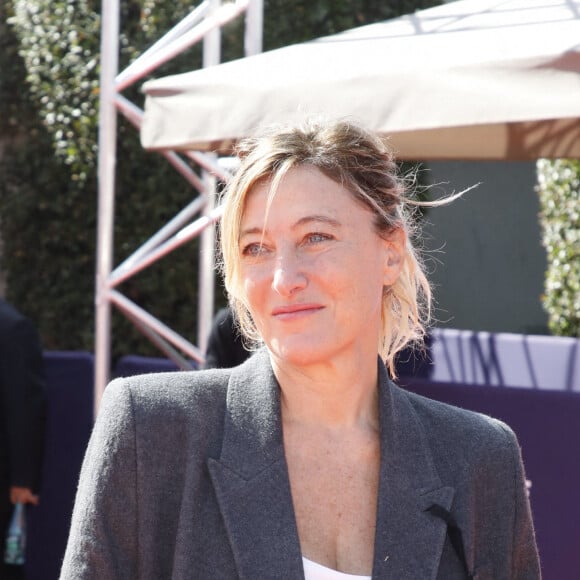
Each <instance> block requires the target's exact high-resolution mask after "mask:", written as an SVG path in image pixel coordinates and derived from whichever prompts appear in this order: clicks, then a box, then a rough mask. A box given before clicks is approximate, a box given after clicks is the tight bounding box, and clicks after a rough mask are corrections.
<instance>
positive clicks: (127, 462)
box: [60, 379, 139, 580]
mask: <svg viewBox="0 0 580 580" xmlns="http://www.w3.org/2000/svg"><path fill="white" fill-rule="evenodd" d="M136 479H137V466H136V444H135V421H134V412H133V407H132V399H131V393H130V390H129V388H128V387H127V386H126V385H125V384H124V382H123V380H122V379H117V380H115V381H113V382H112V383H111V384H110V385H109V386H108V387H107V388H106V389H105V393H104V396H103V399H102V401H101V407H100V410H99V414H98V417H97V420H96V422H95V426H94V429H93V432H92V434H91V438H90V441H89V445H88V447H87V452H86V455H85V459H84V461H83V466H82V469H81V474H80V480H79V486H78V490H77V496H76V501H75V507H74V510H73V516H72V522H71V529H70V535H69V539H68V545H67V548H66V552H65V556H64V562H63V566H62V569H61V575H60V578H61V580H73V579H74V580H89V579H94V580H97V579H98V580H127V579H130V578H138V577H139V570H138V558H137V542H138V537H139V530H138V529H137V528H138V520H137V497H136V496H137V481H136Z"/></svg>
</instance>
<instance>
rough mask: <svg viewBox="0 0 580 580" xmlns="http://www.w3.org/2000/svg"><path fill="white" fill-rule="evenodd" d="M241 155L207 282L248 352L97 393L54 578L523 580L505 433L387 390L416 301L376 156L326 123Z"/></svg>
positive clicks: (404, 228) (358, 138) (382, 158)
mask: <svg viewBox="0 0 580 580" xmlns="http://www.w3.org/2000/svg"><path fill="white" fill-rule="evenodd" d="M240 153H241V157H242V163H241V166H240V169H239V171H238V172H237V175H236V176H235V178H234V179H233V180H232V182H231V183H230V184H229V186H228V189H227V192H226V194H225V213H224V218H223V221H222V231H221V244H222V252H223V261H224V276H225V281H226V287H227V290H228V292H229V296H230V302H231V304H232V307H233V308H234V310H235V312H236V314H237V317H238V319H239V321H240V325H241V328H242V330H243V332H244V333H245V335H246V336H247V337H249V338H250V339H254V340H260V341H262V342H263V343H264V345H265V348H263V349H262V350H260V351H258V352H257V353H256V354H255V355H254V356H253V357H251V358H250V359H249V360H248V361H247V362H245V363H244V364H243V365H241V366H238V367H236V368H234V369H229V370H213V371H199V372H194V373H169V374H164V375H150V376H143V377H134V378H130V379H121V380H117V381H114V382H113V383H112V384H111V385H110V386H109V387H108V388H107V390H106V393H105V397H104V399H103V402H102V407H101V412H100V415H99V418H98V420H97V423H96V426H95V430H94V433H93V436H92V439H91V443H90V445H89V448H88V452H87V457H86V460H85V464H84V466H83V471H82V474H81V481H80V486H79V492H78V497H77V501H76V506H75V511H74V516H73V521H72V529H71V535H70V539H69V545H68V548H67V553H66V556H65V561H64V566H63V570H62V576H61V578H64V579H68V578H70V579H72V578H74V579H79V578H99V579H109V578H110V579H113V578H115V579H116V578H119V579H121V578H123V579H127V578H143V579H151V580H159V579H164V578H174V579H181V578H192V579H205V578H208V579H209V578H219V579H229V578H241V579H248V580H249V579H251V580H257V579H264V580H272V579H276V578H280V579H285V580H287V579H302V578H306V579H307V580H310V579H317V578H324V579H343V580H344V579H351V580H354V579H359V580H360V579H363V578H371V577H372V578H375V579H377V578H380V579H387V578H391V579H397V580H399V579H407V578H408V579H412V580H415V579H418V580H422V579H431V578H438V579H445V580H453V579H463V578H478V579H483V578H490V579H491V578H493V579H495V580H498V579H508V578H510V579H524V578H525V579H535V578H539V577H540V572H539V564H538V558H537V551H536V546H535V540H534V532H533V527H532V522H531V516H530V508H529V504H528V500H527V497H526V492H525V486H524V481H525V480H524V474H523V467H522V463H521V458H520V454H519V448H518V444H517V442H516V439H515V436H514V435H513V433H512V432H511V430H510V429H509V428H508V427H506V426H505V425H504V424H502V423H500V422H499V421H496V420H493V419H490V418H487V417H484V416H480V415H477V414H475V413H471V412H468V411H464V410H460V409H456V408H453V407H450V406H447V405H443V404H440V403H437V402H434V401H430V400H427V399H424V398H422V397H419V396H417V395H414V394H411V393H408V392H404V391H402V390H400V389H399V388H398V387H396V386H395V385H394V384H393V383H392V382H391V381H390V380H389V376H388V375H389V372H390V374H391V375H392V376H393V375H394V368H395V367H394V360H395V356H396V353H397V352H398V351H400V350H401V349H402V348H404V347H405V346H406V345H407V344H408V343H409V342H412V341H417V340H420V338H421V337H422V335H423V333H424V328H425V323H426V318H427V315H428V308H429V301H430V291H429V285H428V282H427V280H426V278H425V276H424V274H423V270H422V267H421V263H420V261H419V260H418V258H417V255H416V253H415V251H414V250H413V247H412V245H411V235H412V231H411V226H410V222H409V218H408V217H407V209H406V206H407V205H408V203H407V202H406V200H405V198H404V187H403V183H402V182H401V181H400V180H399V179H398V178H397V177H396V172H395V165H394V162H393V160H392V158H391V156H390V154H389V152H388V151H387V150H386V149H385V147H384V145H383V143H382V142H381V141H380V140H379V139H378V138H376V137H374V136H373V135H372V134H369V133H367V132H366V131H364V130H363V129H361V128H358V127H356V126H354V125H352V124H349V123H345V122H339V123H335V124H331V125H327V126H325V125H311V126H306V127H304V128H289V129H281V130H279V131H277V132H274V133H272V134H270V135H267V136H264V137H262V138H260V139H256V140H249V141H247V142H246V143H245V144H244V145H243V146H242V147H241V152H240ZM379 354H380V356H379ZM381 359H382V360H384V361H386V367H385V365H384V364H383V363H382V360H381ZM387 369H388V370H387Z"/></svg>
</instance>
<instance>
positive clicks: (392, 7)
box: [0, 0, 441, 355]
mask: <svg viewBox="0 0 580 580" xmlns="http://www.w3.org/2000/svg"><path fill="white" fill-rule="evenodd" d="M440 3H441V2H440V1H437V0H417V1H413V0H406V1H405V0H399V1H398V2H396V1H392V2H388V3H381V2H374V0H343V1H338V0H334V1H331V0H308V1H307V0H265V3H264V8H265V14H264V49H265V50H268V49H272V48H277V47H280V46H283V45H286V44H291V43H295V42H301V41H304V40H309V39H312V38H314V37H317V36H322V35H327V34H332V33H335V32H339V31H341V30H344V29H347V28H351V27H353V26H357V25H361V24H365V23H370V22H375V21H378V20H383V19H387V18H391V17H393V16H395V15H397V14H402V13H406V12H411V11H413V10H414V9H419V8H425V7H428V6H433V5H436V4H440ZM100 9H101V2H100V1H99V0H5V1H4V2H3V3H1V4H0V70H1V71H2V74H1V75H0V135H1V136H2V137H0V173H1V174H2V176H3V179H2V180H1V182H0V231H1V232H2V237H3V244H4V245H3V252H2V264H1V267H2V270H3V272H4V273H5V276H6V280H7V297H8V299H9V300H11V301H12V302H13V303H14V304H15V305H17V306H18V307H19V308H20V309H21V310H23V311H24V312H26V313H27V314H29V315H30V316H31V317H32V318H33V319H34V320H35V321H36V322H37V323H38V325H39V328H40V331H41V334H42V337H43V342H44V346H45V348H48V349H75V350H77V349H87V350H92V348H93V293H94V269H95V263H94V257H95V236H96V216H97V207H96V200H97V177H96V172H97V130H98V112H97V111H98V96H99V95H98V83H99V78H98V75H99V50H100V24H101V17H100ZM191 9H192V3H191V2H190V1H185V0H173V1H172V2H167V1H165V0H122V2H121V27H122V30H121V34H120V46H121V54H120V68H121V69H123V68H124V67H125V66H126V65H127V64H128V63H129V62H130V61H131V60H133V59H134V58H135V57H136V56H137V55H138V54H140V53H141V52H142V51H143V50H144V49H145V48H146V47H147V46H149V45H151V44H152V43H153V42H154V41H155V40H157V38H159V37H160V36H161V35H162V34H163V33H164V32H165V31H167V30H168V29H169V28H170V27H171V26H173V25H174V24H176V23H177V22H178V21H179V20H180V19H181V18H183V17H184V16H185V15H186V14H187V13H188V12H189V11H190V10H191ZM7 22H9V23H10V25H9V26H8V25H7ZM242 38H243V33H242V25H241V21H238V22H236V23H232V24H230V25H228V26H227V27H226V28H225V30H224V34H223V60H231V59H232V58H237V57H240V56H241V55H242ZM200 61H201V54H200V49H199V47H197V48H194V49H192V50H190V51H188V53H187V54H185V55H182V56H181V57H179V58H177V59H175V60H174V61H172V62H171V63H168V64H166V65H164V66H163V67H162V68H160V69H158V71H156V75H158V76H160V75H163V74H170V73H173V72H183V71H185V70H189V69H191V68H195V67H198V66H200ZM126 96H127V97H128V98H130V99H131V100H133V101H134V102H136V103H137V104H140V100H141V99H142V97H141V95H140V94H139V92H138V90H137V89H129V90H127V94H126ZM117 159H118V162H117V176H116V205H117V207H116V217H115V233H114V235H115V247H116V248H117V250H118V255H116V256H115V260H116V262H118V261H119V260H120V259H122V258H124V257H125V256H126V255H128V254H129V253H130V252H131V251H132V250H133V249H135V248H136V247H138V246H139V245H140V244H141V243H143V242H144V241H145V240H146V239H148V237H149V236H150V235H151V234H152V233H154V232H155V231H157V229H158V228H159V227H161V226H162V225H163V224H164V223H166V221H167V220H168V218H170V217H171V216H173V215H175V213H177V211H179V210H180V209H181V208H182V207H183V206H185V205H186V204H187V203H188V202H189V200H190V197H191V195H192V192H191V189H190V187H189V186H188V185H187V184H186V183H185V182H184V181H183V179H182V178H181V177H180V176H178V175H177V173H176V172H175V171H174V170H173V169H172V168H171V167H170V166H169V165H168V163H167V162H166V161H165V160H164V159H163V158H161V157H159V156H157V155H154V154H148V153H145V152H144V151H143V150H142V148H141V146H140V144H139V141H138V135H137V134H136V132H135V131H134V129H133V128H132V127H129V126H128V124H127V123H125V122H124V121H123V120H122V119H121V118H120V119H119V127H118V149H117ZM197 259H198V248H197V246H196V244H195V243H193V244H191V245H189V246H187V247H186V248H182V249H180V250H179V251H177V252H175V253H173V254H172V255H171V256H169V257H167V258H165V259H164V260H163V261H162V262H160V263H158V264H156V265H154V266H153V267H152V268H150V269H148V270H147V271H146V272H143V273H141V274H139V275H138V276H137V277H136V278H134V279H132V280H131V281H129V282H126V283H125V284H124V285H123V287H122V291H123V292H124V293H125V294H126V295H127V296H128V297H129V298H131V299H132V300H134V301H136V302H137V303H138V304H140V305H141V306H143V307H144V308H145V309H147V310H149V311H151V312H152V313H153V314H154V315H155V316H157V317H159V318H160V319H162V320H163V321H165V322H166V323H167V324H169V325H170V326H172V327H173V328H175V329H176V330H177V331H179V332H181V333H183V334H184V335H187V336H190V337H192V339H194V338H195V337H194V328H195V318H196V313H195V308H196V303H197V295H196V283H195V275H196V274H195V273H196V272H197ZM217 300H218V303H221V302H223V296H222V295H221V292H218V297H217ZM113 328H114V330H113V333H114V341H113V347H114V352H115V354H117V355H118V354H123V353H127V352H134V353H135V352H138V353H142V354H148V353H150V352H155V351H154V349H153V347H151V346H150V345H149V343H148V342H147V341H146V340H145V339H144V338H143V337H141V335H140V334H139V333H138V332H137V331H136V330H134V329H133V327H132V326H131V325H130V323H128V322H127V321H126V320H125V318H124V317H122V316H121V315H120V314H116V315H115V316H114V320H113Z"/></svg>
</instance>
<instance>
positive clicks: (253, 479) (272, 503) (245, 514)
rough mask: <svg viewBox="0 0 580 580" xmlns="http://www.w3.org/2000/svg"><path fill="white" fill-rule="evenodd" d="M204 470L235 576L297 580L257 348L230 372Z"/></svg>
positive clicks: (266, 380) (273, 415)
mask: <svg viewBox="0 0 580 580" xmlns="http://www.w3.org/2000/svg"><path fill="white" fill-rule="evenodd" d="M208 468H209V471H210V475H211V479H212V482H213V485H214V488H215V492H216V496H217V499H218V503H219V507H220V510H221V513H222V517H223V519H224V523H225V526H226V530H227V533H228V538H229V541H230V544H231V547H232V550H233V553H234V558H235V560H236V566H237V569H238V573H239V577H240V579H241V580H244V579H247V580H261V579H263V580H275V579H277V578H280V579H282V578H283V579H285V580H295V579H296V580H303V578H304V572H303V568H302V559H301V553H300V544H299V540H298V531H297V528H296V521H295V518H294V510H293V505H292V496H291V492H290V482H289V478H288V469H287V465H286V460H285V457H284V446H283V439H282V427H281V420H280V396H279V387H278V384H277V382H276V379H275V377H274V374H273V372H272V370H271V367H270V364H269V360H268V356H267V353H265V352H264V351H262V352H259V353H256V354H255V355H254V356H253V357H251V358H250V359H249V361H248V362H247V363H245V364H244V365H242V366H241V367H239V368H237V369H235V370H234V371H233V372H232V376H231V378H230V383H229V386H228V395H227V410H226V417H225V423H224V440H223V446H222V452H221V456H220V458H219V459H210V460H209V461H208Z"/></svg>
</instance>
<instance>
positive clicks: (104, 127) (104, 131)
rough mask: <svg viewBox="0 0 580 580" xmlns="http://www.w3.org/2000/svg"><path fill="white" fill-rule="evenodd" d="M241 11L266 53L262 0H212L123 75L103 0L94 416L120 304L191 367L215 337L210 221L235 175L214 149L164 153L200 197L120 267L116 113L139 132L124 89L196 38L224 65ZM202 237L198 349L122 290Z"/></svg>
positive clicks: (138, 113)
mask: <svg viewBox="0 0 580 580" xmlns="http://www.w3.org/2000/svg"><path fill="white" fill-rule="evenodd" d="M241 15H245V39H244V52H245V55H246V56H250V55H253V54H257V53H259V52H261V51H262V23H263V0H235V2H228V3H225V2H224V3H222V1H221V0H205V1H203V2H202V3H201V4H199V5H198V6H197V7H195V8H194V9H193V10H192V11H191V13H190V14H189V15H188V16H187V17H186V18H184V19H183V20H182V21H181V22H179V23H178V24H177V25H176V26H175V27H174V28H172V29H171V30H170V31H169V32H168V33H167V34H165V35H164V36H163V37H162V38H161V39H160V40H158V41H157V42H156V43H155V44H154V45H153V46H151V47H150V48H149V49H148V50H147V51H146V52H144V53H143V54H142V55H141V56H140V57H139V58H138V59H136V60H135V61H134V62H133V63H132V64H131V65H130V66H128V67H127V68H126V69H125V70H124V71H122V72H121V73H119V72H118V62H119V30H120V6H119V0H103V3H102V28H101V78H100V86H101V89H100V109H99V111H100V112H99V157H98V225H97V266H96V287H95V333H96V336H95V392H94V409H95V414H96V413H97V411H98V407H99V403H100V400H101V397H102V394H103V391H104V390H105V387H106V385H107V382H108V380H109V374H110V358H111V312H112V306H113V305H114V306H115V307H117V308H118V309H119V310H120V311H121V312H122V313H123V314H124V315H125V316H127V318H128V319H129V320H130V321H131V322H133V324H135V326H136V327H137V328H138V329H139V330H140V331H141V332H142V333H143V334H144V335H145V336H147V337H148V338H149V339H150V340H151V341H152V342H153V343H154V344H155V345H156V346H157V347H158V348H159V349H160V350H161V351H162V352H163V353H164V354H165V355H166V356H168V357H169V358H171V359H172V360H173V361H174V362H175V363H176V364H177V365H178V366H179V367H180V368H184V369H188V368H191V363H190V362H189V360H191V359H193V360H195V361H197V362H203V352H204V350H205V342H204V341H205V340H206V338H207V336H208V334H209V330H210V325H211V319H212V315H213V306H214V305H213V295H214V262H215V256H214V228H213V227H209V226H213V224H214V223H215V222H216V221H217V220H219V217H220V214H221V208H220V207H215V184H216V180H217V179H220V180H227V179H228V178H229V172H228V171H227V169H225V168H224V167H223V166H222V164H220V161H219V159H218V158H217V157H216V156H215V155H213V154H207V153H205V154H204V153H200V152H195V151H186V152H183V153H182V154H181V155H178V154H177V153H176V152H175V151H163V152H161V154H162V155H163V156H164V157H165V158H166V159H167V160H168V161H169V163H171V165H172V166H173V167H174V168H175V169H176V170H177V171H178V172H179V173H180V174H181V175H182V176H183V177H184V178H185V179H186V180H187V181H188V183H190V184H191V185H192V187H193V188H194V189H195V190H197V194H198V195H197V196H196V197H195V198H194V199H193V200H192V201H191V203H189V204H188V205H187V206H186V207H185V208H183V209H182V210H181V211H180V212H179V213H178V214H177V215H176V216H175V217H174V218H173V219H172V220H171V221H170V222H168V223H167V224H166V225H165V226H163V227H162V228H161V229H160V230H159V231H158V232H156V233H155V234H154V235H153V236H152V237H151V238H150V239H149V240H147V241H146V242H145V243H144V244H143V245H141V246H140V247H139V248H138V249H137V250H135V251H134V252H133V253H132V254H131V255H130V256H129V257H127V258H126V259H125V260H124V261H123V262H122V263H121V264H120V265H118V266H117V267H113V247H114V243H113V242H114V240H113V226H114V221H115V217H114V216H115V166H116V139H117V114H118V113H121V114H122V115H123V116H125V117H126V118H127V119H128V120H129V122H130V123H131V124H132V125H134V126H135V127H136V129H140V127H141V121H142V117H143V111H142V110H141V109H140V108H139V107H137V106H136V105H135V104H134V103H132V102H130V101H129V100H127V99H126V98H125V97H123V96H122V95H121V94H120V93H121V91H122V90H123V89H125V88H127V87H128V86H130V85H132V84H134V83H135V82H137V81H138V80H139V79H141V78H143V77H144V76H145V75H147V74H148V73H150V72H152V71H153V70H155V69H156V68H157V67H158V66H160V65H161V64H163V63H165V62H167V61H168V60H170V59H172V58H173V57H175V56H177V55H178V54H181V53H182V52H183V51H184V50H186V49H187V48H189V47H191V46H192V45H193V44H195V43H197V42H203V66H204V67H206V66H213V65H216V64H218V63H219V62H220V59H221V51H220V41H221V34H220V29H221V27H222V26H223V25H225V24H227V23H228V22H230V21H231V20H233V19H235V18H237V17H239V16H241ZM190 162H193V163H195V164H196V165H197V166H199V167H201V168H202V171H201V176H199V175H197V173H196V172H195V171H194V169H193V168H192V166H191V165H190ZM196 236H201V254H202V259H201V260H200V267H199V274H198V275H199V304H198V329H197V330H198V332H197V335H198V337H199V339H200V344H199V345H198V346H196V345H194V344H192V343H191V342H189V341H188V340H186V339H185V338H184V337H182V336H180V335H179V334H178V333H177V332H175V331H173V330H172V329H171V328H169V327H168V326H167V325H165V324H164V323H163V322H162V321H160V320H158V319H156V318H155V317H153V316H152V315H151V314H149V313H148V312H146V311H145V310H144V309H143V308H141V307H139V306H138V305H137V304H135V303H134V302H132V301H131V300H129V299H128V298H127V297H126V296H124V295H123V294H122V293H121V292H119V291H118V289H117V287H118V286H119V284H121V282H123V281H125V280H127V279H128V278H131V277H132V276H134V275H135V274H137V273H138V272H140V271H141V270H143V269H145V268H147V267H148V266H150V265H151V264H153V263H154V262H156V261H157V260H159V259H160V258H162V257H164V256H166V255H167V254H169V253H170V252H172V251H173V250H175V249H176V248H178V247H180V246H182V245H183V244H185V243H187V242H189V241H190V240H192V239H193V238H194V237H196Z"/></svg>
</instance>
